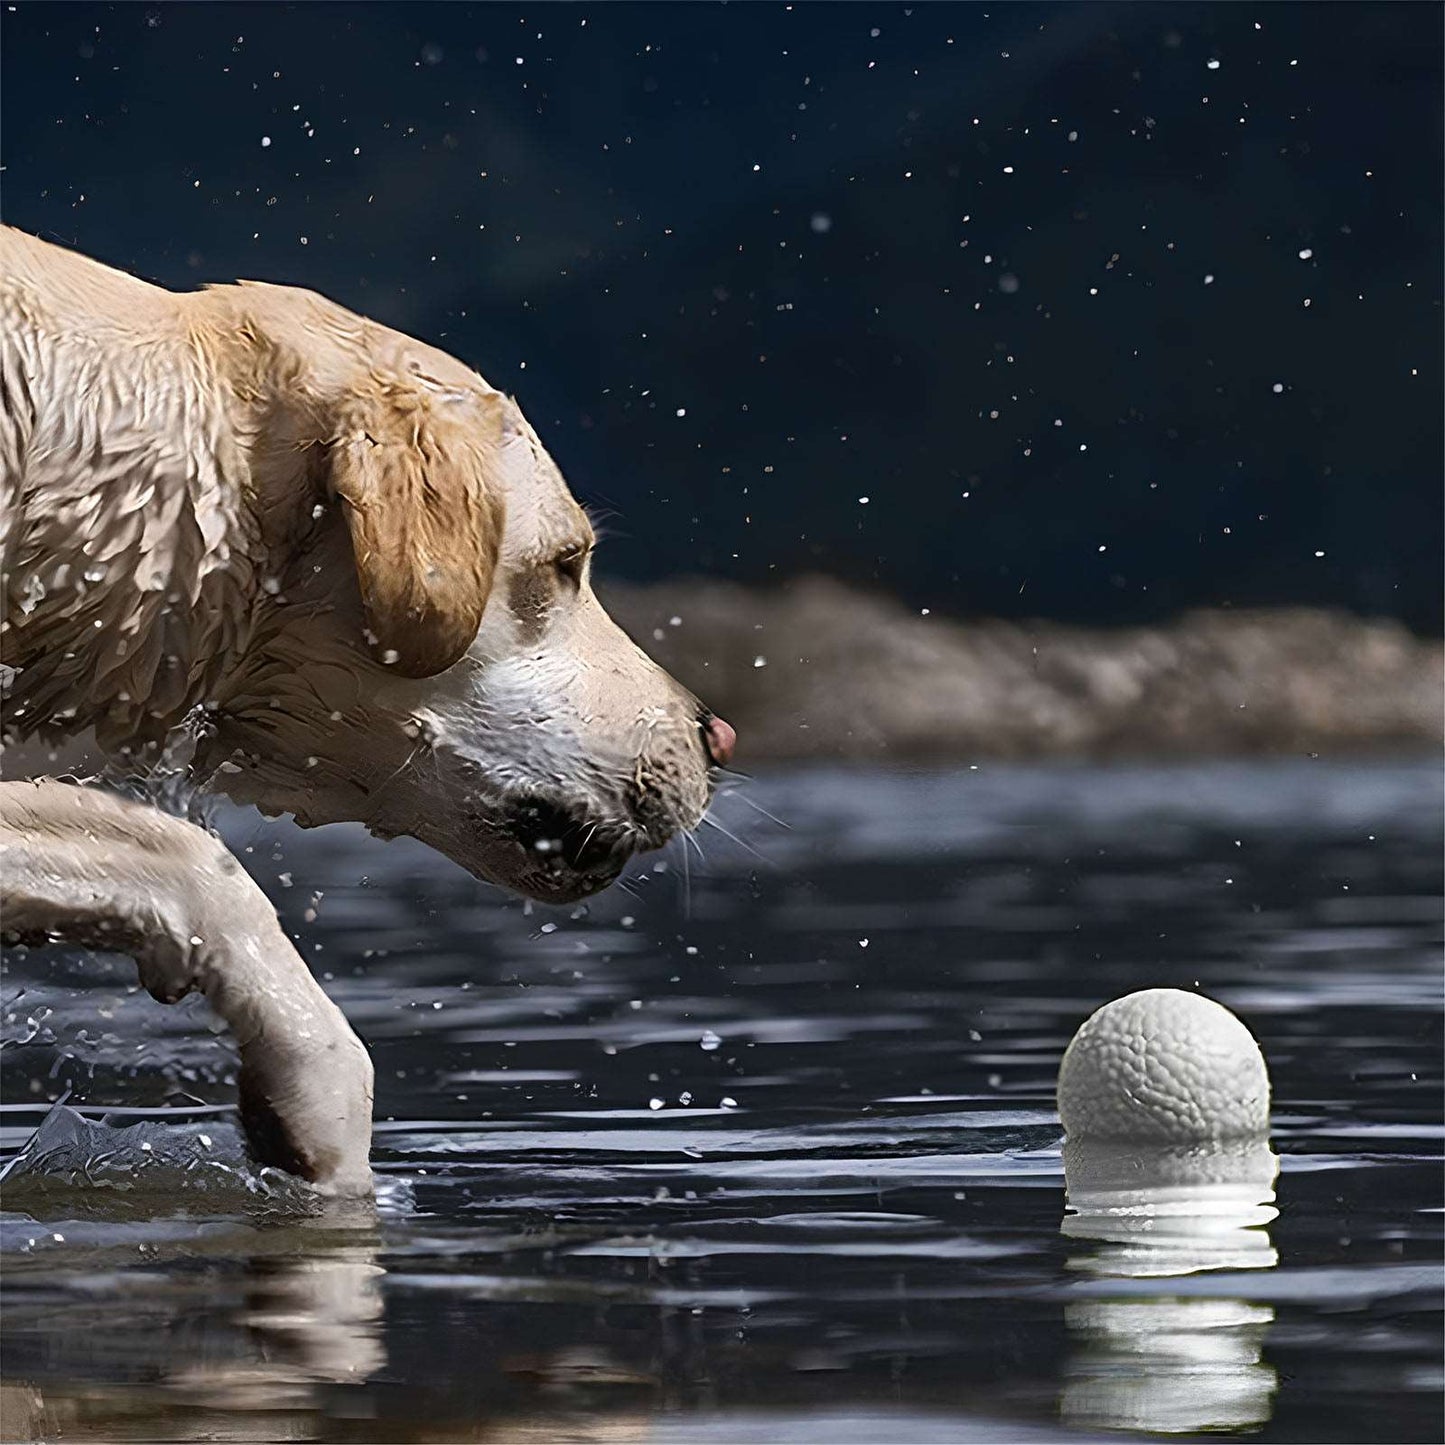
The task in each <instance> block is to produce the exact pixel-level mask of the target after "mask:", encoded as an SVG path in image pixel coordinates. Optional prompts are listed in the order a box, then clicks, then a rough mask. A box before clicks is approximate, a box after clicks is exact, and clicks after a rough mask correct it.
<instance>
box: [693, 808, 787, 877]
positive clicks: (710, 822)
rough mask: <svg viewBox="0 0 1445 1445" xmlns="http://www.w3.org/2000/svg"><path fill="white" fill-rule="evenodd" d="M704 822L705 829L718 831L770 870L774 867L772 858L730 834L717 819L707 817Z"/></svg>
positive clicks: (734, 834)
mask: <svg viewBox="0 0 1445 1445" xmlns="http://www.w3.org/2000/svg"><path fill="white" fill-rule="evenodd" d="M702 821H703V825H704V826H705V827H708V828H713V829H716V830H717V832H719V833H721V834H722V835H723V837H724V838H727V839H728V840H730V841H731V842H733V843H736V844H737V845H738V847H739V848H741V849H743V851H744V852H747V853H751V854H752V855H753V857H754V858H756V859H757V860H758V861H759V862H760V863H766V864H767V865H768V867H770V868H771V867H772V866H773V860H772V859H771V858H769V857H768V856H767V855H766V854H763V853H759V852H758V850H757V849H756V848H754V847H753V845H752V844H751V843H746V842H744V841H743V840H742V839H741V838H739V837H738V835H737V834H736V833H733V832H730V831H729V830H728V829H727V828H724V827H723V825H722V824H721V823H719V822H718V820H717V819H716V818H711V817H707V818H704V819H703V820H702Z"/></svg>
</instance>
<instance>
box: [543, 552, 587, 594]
mask: <svg viewBox="0 0 1445 1445" xmlns="http://www.w3.org/2000/svg"><path fill="white" fill-rule="evenodd" d="M552 565H553V566H554V567H556V569H557V571H558V572H559V573H561V575H562V577H563V578H564V580H566V581H567V582H568V583H570V584H571V585H572V586H573V587H580V586H581V585H582V575H583V573H584V572H586V570H587V548H586V547H573V548H572V549H571V551H569V552H563V553H562V554H561V555H560V556H559V557H557V558H556V560H555V561H554V562H553V564H552Z"/></svg>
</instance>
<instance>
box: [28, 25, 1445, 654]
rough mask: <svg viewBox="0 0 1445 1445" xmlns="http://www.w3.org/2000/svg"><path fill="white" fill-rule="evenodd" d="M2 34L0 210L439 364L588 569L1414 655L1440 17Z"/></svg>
mask: <svg viewBox="0 0 1445 1445" xmlns="http://www.w3.org/2000/svg"><path fill="white" fill-rule="evenodd" d="M0 18H3V24H4V31H3V42H4V69H3V92H0V94H3V116H0V119H3V131H0V139H3V151H4V156H3V159H4V165H5V171H4V174H3V207H4V216H5V219H6V220H7V221H9V222H11V223H13V224H15V225H19V226H22V227H25V228H27V229H30V230H32V231H36V232H39V233H40V234H42V235H45V236H47V237H50V238H52V239H55V240H59V241H63V242H65V243H67V244H71V245H74V246H77V247H79V248H80V249H82V250H85V251H88V252H90V253H92V254H94V255H96V256H99V257H101V258H102V259H104V260H107V261H109V262H112V263H113V264H116V265H119V266H122V267H125V268H127V269H130V270H134V271H136V272H138V273H140V274H142V275H144V276H147V277H151V278H153V279H155V280H157V281H160V282H162V283H164V284H166V285H168V286H173V287H187V286H191V285H195V284H198V283H199V282H201V281H203V280H227V279H231V278H233V277H236V276H249V277H257V278H264V279H269V280H277V281H285V282H292V283H297V284H301V285H307V286H313V287H316V288H318V289H320V290H323V291H325V292H327V293H328V294H330V295H332V296H334V297H336V298H337V299H338V300H340V301H342V302H344V303H346V304H348V305H350V306H353V307H355V308H356V309H358V310H363V311H366V312H368V313H370V314H372V315H374V316H376V317H378V318H379V319H382V320H384V321H387V322H389V323H391V324H393V325H396V326H399V327H402V328H404V329H406V330H409V331H412V332H414V333H415V334H417V335H419V336H421V337H424V338H426V339H428V340H431V341H435V342H440V343H441V344H443V345H445V346H447V347H448V348H450V349H452V350H454V351H455V352H457V353H458V354H459V355H461V356H463V357H465V358H466V359H467V360H469V361H470V362H472V363H473V364H474V365H476V366H477V367H478V368H479V369H480V370H481V371H482V372H483V373H484V374H485V375H486V376H487V377H488V379H489V380H491V381H492V382H494V383H495V384H497V385H499V386H504V387H506V388H508V389H510V390H513V391H514V392H516V393H517V394H518V395H519V397H520V398H521V400H522V402H523V404H524V405H525V407H526V408H527V410H528V412H529V414H530V415H531V417H532V419H533V421H534V422H535V423H536V424H537V426H538V428H539V429H540V430H541V431H542V432H543V435H544V437H545V438H546V440H547V441H548V443H549V445H550V446H551V448H552V450H553V451H554V453H555V454H556V456H557V458H558V460H559V461H560V462H561V464H562V466H563V468H564V470H566V471H567V473H568V475H569V477H570V478H571V480H572V482H573V485H574V488H575V490H576V491H577V492H578V494H579V495H580V496H581V497H582V498H583V499H584V500H586V501H587V502H589V503H590V504H591V505H593V506H594V508H596V509H597V510H598V511H600V512H601V513H602V514H603V516H604V519H605V520H606V522H607V529H608V530H609V531H610V532H611V533H612V539H611V541H610V542H609V544H608V547H607V549H606V552H605V554H604V565H605V569H606V570H608V571H611V572H613V573H617V574H622V575H626V576H631V577H636V578H650V577H659V576H665V575H669V574H675V573H688V572H704V571H705V572H711V573H713V574H715V575H720V576H727V577H733V578H736V579H739V580H743V581H761V580H765V579H769V578H773V577H780V576H789V575H793V574H796V573H798V572H801V571H804V570H824V571H828V572H832V573H834V574H835V575H838V576H841V577H844V578H848V579H851V580H854V581H859V582H864V583H869V584H873V585H881V586H883V587H885V588H887V589H890V590H892V591H895V592H898V593H900V594H902V595H903V596H904V597H906V598H907V599H908V600H909V601H910V602H912V603H914V604H915V605H922V606H930V607H932V608H934V609H937V610H941V611H950V612H954V613H958V614H965V615H968V614H980V613H996V614H1001V615H1006V616H1007V615H1011V616H1053V617H1060V618H1067V619H1071V620H1079V621H1089V622H1125V621H1128V622H1136V621H1140V620H1146V619H1152V618H1159V617H1164V616H1168V615H1170V614H1171V613H1173V612H1175V611H1177V610H1178V609H1180V608H1181V607H1185V606H1192V605H1199V604H1222V603H1227V604H1233V605H1236V606H1238V605H1245V604H1255V603H1283V602H1310V603H1328V604H1339V605H1344V606H1348V607H1351V608H1354V609H1357V610H1359V611H1362V612H1367V613H1384V614H1392V615H1395V616H1398V617H1401V618H1403V619H1404V620H1405V621H1407V622H1408V623H1409V624H1411V625H1412V626H1414V627H1415V628H1417V629H1421V630H1425V631H1436V630H1438V629H1439V628H1440V626H1441V621H1442V618H1441V585H1440V584H1441V568H1440V542H1441V479H1442V473H1441V451H1442V447H1441V440H1442V439H1441V405H1440V396H1441V365H1440V362H1441V348H1440V334H1441V333H1440V327H1441V314H1440V307H1441V245H1440V241H1441V194H1440V175H1441V164H1442V157H1441V111H1440V106H1441V43H1442V34H1441V10H1440V7H1439V6H1436V5H1429V4H1406V5H1389V4H1369V5H1350V4H1331V5H1322V6H1308V5H1281V4H1271V5H1243V4H1212V5H1152V4H1127V5H1116V4H1081V5H1047V4H1045V5H1029V6H1023V5H978V4H974V5H967V6H964V5H958V6H955V5H947V4H927V5H914V6H898V5H882V4H879V5H874V4H854V5H832V4H801V5H795V6H792V7H787V6H782V5H741V6H715V5H646V6H632V5H617V4H612V5H594V6H583V5H578V6H573V5H525V6H510V5H490V6H470V5H428V4H412V5H402V4H384V5H356V4H333V5H311V6H286V5H265V6H259V5H247V6H239V5H219V4H217V5H192V6H183V7H182V6H164V5H158V6H146V5H115V6H98V5H84V4H67V5H39V4H21V5H16V6H11V5H5V6H4V10H3V14H0ZM1216 62H1217V64H1216ZM266 138H269V144H268V143H267V142H266ZM1210 277H1213V280H1212V281H1210V280H1209V279H1208V278H1210ZM864 497H867V498H868V501H867V502H866V503H864V502H862V501H861V500H860V499H861V498H864ZM1318 553H1323V554H1324V555H1323V556H1319V555H1317V554H1318Z"/></svg>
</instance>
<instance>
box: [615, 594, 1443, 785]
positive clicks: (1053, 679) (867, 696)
mask: <svg viewBox="0 0 1445 1445" xmlns="http://www.w3.org/2000/svg"><path fill="white" fill-rule="evenodd" d="M600 590H601V592H602V598H603V601H604V603H605V604H606V605H607V607H608V608H609V609H610V610H611V611H612V614H613V616H615V617H616V618H617V619H618V621H619V622H621V623H622V625H623V626H624V627H626V628H627V630H628V631H629V632H630V633H631V634H632V636H633V637H635V638H636V639H637V641H638V642H640V643H641V644H642V645H643V646H644V647H645V648H646V649H647V650H648V652H650V653H651V654H652V655H653V656H654V657H655V658H657V660H658V661H659V662H660V663H662V664H663V666H665V667H666V668H667V669H668V670H669V671H671V672H672V673H674V674H675V675H676V676H677V677H678V678H679V679H680V680H681V681H682V682H684V683H685V684H686V685H687V686H689V687H690V688H692V689H693V690H694V691H695V692H696V693H697V694H698V696H699V697H701V698H703V699H704V701H706V703H707V704H708V706H709V707H711V708H713V709H714V710H715V711H716V712H718V713H719V714H721V715H722V716H723V717H725V718H727V720H728V721H729V722H730V723H732V724H733V725H734V726H735V727H736V728H737V730H738V734H739V737H740V739H741V741H740V744H739V750H738V756H739V759H740V761H741V763H742V766H743V767H746V766H747V764H748V760H749V759H757V758H763V757H774V758H778V757H783V758H805V757H806V758H835V759H836V758H845V759H860V760H862V759H868V760H878V759H882V758H898V759H926V758H938V759H945V758H955V757H956V758H968V759H974V758H981V757H990V758H1032V757H1046V756H1059V755H1082V756H1094V757H1100V756H1126V755H1137V756H1150V755H1152V756H1186V755H1199V754H1250V753H1256V754H1257V753H1302V752H1331V753H1339V752H1341V751H1345V750H1364V749H1368V750H1384V749H1407V748H1418V747H1438V746H1439V744H1440V739H1441V726H1442V679H1445V665H1442V649H1441V644H1440V643H1439V642H1438V641H1433V640H1430V641H1427V640H1423V639H1420V638H1417V637H1415V636H1413V635H1412V634H1411V633H1410V632H1408V631H1407V630H1406V629H1404V628H1403V627H1401V626H1400V625H1399V624H1397V623H1394V622H1389V621H1373V620H1365V619H1362V618H1359V617H1355V616H1351V615H1349V614H1346V613H1341V612H1330V611H1321V610H1316V609H1308V608H1290V609H1279V610H1268V611H1238V612H1236V611H1231V610H1211V611H1199V612H1189V613H1186V614H1184V615H1183V616H1182V617H1180V618H1178V619H1177V620H1176V621H1174V622H1172V623H1170V624H1168V625H1166V626H1162V627H1149V628H1130V629H1121V630H1117V631H1110V630H1103V629H1096V628H1081V627H1069V626H1064V625H1061V624H1059V623H1054V622H1039V623H1012V622H1001V621H997V620H988V619H985V620H979V621H972V622H962V621H956V620H951V619H948V618H944V617H939V616H920V615H918V614H916V613H912V612H909V611H908V610H906V609H905V608H904V607H903V605H902V604H901V603H899V602H897V601H895V600H893V599H891V598H887V597H881V596H875V595H871V594H868V593H865V592H862V591H858V590H855V589H853V588H850V587H847V586H844V585H843V584H841V583H838V582H835V581H832V580H830V579H827V578H824V577H807V578H803V579H801V580H799V581H797V582H794V583H790V584H788V585H786V586H781V587H779V588H778V589H776V590H773V591H762V590H756V589H750V588H746V587H742V586H738V585H735V584H731V583H726V582H716V581H703V580H681V581H676V582H668V583H662V584H659V585H656V586H651V587H638V586H632V585H624V584H622V583H608V584H605V586H603V587H602V588H601V589H600Z"/></svg>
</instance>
